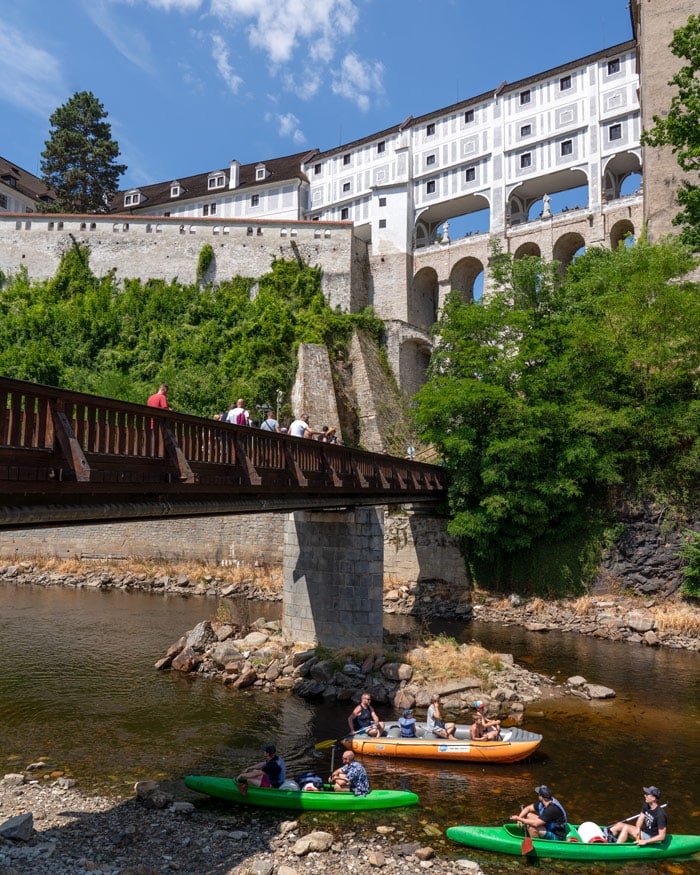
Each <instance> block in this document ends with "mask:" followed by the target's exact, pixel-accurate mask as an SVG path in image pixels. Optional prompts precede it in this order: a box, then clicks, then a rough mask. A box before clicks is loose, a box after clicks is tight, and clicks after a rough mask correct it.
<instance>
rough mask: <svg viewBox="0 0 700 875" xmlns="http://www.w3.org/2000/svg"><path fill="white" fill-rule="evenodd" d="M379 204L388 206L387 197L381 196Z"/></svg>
mask: <svg viewBox="0 0 700 875" xmlns="http://www.w3.org/2000/svg"><path fill="white" fill-rule="evenodd" d="M379 206H380V207H385V206H386V198H385V197H380V198H379Z"/></svg>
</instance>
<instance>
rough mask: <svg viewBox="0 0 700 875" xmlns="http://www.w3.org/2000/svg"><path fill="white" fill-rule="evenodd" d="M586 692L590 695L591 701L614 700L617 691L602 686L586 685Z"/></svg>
mask: <svg viewBox="0 0 700 875" xmlns="http://www.w3.org/2000/svg"><path fill="white" fill-rule="evenodd" d="M584 690H585V691H586V692H587V693H588V695H589V696H590V697H591V699H614V698H615V690H611V689H610V687H604V686H603V685H602V684H586V685H585V686H584Z"/></svg>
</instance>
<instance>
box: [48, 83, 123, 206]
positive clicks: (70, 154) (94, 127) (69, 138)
mask: <svg viewBox="0 0 700 875" xmlns="http://www.w3.org/2000/svg"><path fill="white" fill-rule="evenodd" d="M106 118H107V113H106V112H105V110H104V107H103V105H102V104H101V103H100V102H99V100H97V98H96V97H95V95H94V94H93V93H92V92H91V91H80V92H76V93H75V94H74V95H73V96H72V97H71V98H70V99H69V100H68V101H67V102H66V103H64V104H63V106H59V108H58V109H57V110H55V111H54V113H53V114H52V115H51V117H50V119H49V121H50V123H51V131H50V136H49V139H48V140H47V141H46V143H45V145H46V148H45V149H44V151H43V152H42V153H41V156H42V162H41V172H42V178H43V181H44V182H45V183H46V185H48V186H49V187H50V188H52V189H53V190H54V192H55V193H56V202H55V204H54V206H53V208H54V209H55V210H57V211H59V212H64V213H105V212H107V209H108V207H109V202H110V201H111V199H112V198H113V197H114V195H115V193H116V191H117V189H118V183H119V177H120V176H121V175H122V174H123V173H124V172H125V170H126V169H127V168H126V165H125V164H116V163H115V162H116V160H117V158H118V157H119V145H118V143H117V142H116V141H115V140H113V139H112V129H111V126H110V125H109V123H108V122H106V121H104V119H106Z"/></svg>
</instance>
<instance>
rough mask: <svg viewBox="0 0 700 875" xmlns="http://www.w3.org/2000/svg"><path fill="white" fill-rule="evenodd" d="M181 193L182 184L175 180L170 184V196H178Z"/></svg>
mask: <svg viewBox="0 0 700 875" xmlns="http://www.w3.org/2000/svg"><path fill="white" fill-rule="evenodd" d="M179 194H180V185H179V183H177V182H175V183H173V184H172V185H171V186H170V197H178V196H179Z"/></svg>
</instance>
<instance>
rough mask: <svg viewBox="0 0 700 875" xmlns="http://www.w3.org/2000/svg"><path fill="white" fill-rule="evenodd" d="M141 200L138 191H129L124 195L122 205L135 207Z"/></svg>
mask: <svg viewBox="0 0 700 875" xmlns="http://www.w3.org/2000/svg"><path fill="white" fill-rule="evenodd" d="M140 200H141V195H140V194H139V192H137V191H136V192H131V193H130V194H125V195H124V206H125V207H135V206H136V205H137V204H138V203H139V202H140Z"/></svg>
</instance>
